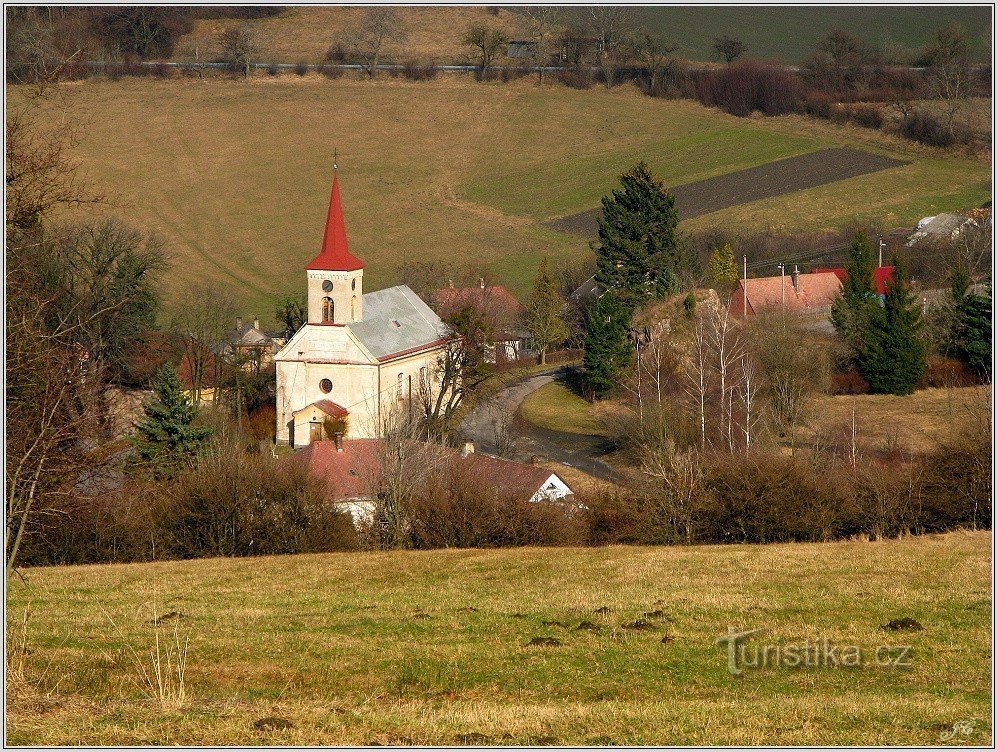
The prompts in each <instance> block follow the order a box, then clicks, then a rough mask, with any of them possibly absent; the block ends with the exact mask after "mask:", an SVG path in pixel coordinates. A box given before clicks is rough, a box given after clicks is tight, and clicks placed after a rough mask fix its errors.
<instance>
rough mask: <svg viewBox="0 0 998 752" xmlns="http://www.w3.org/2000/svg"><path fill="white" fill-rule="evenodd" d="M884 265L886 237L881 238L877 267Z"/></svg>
mask: <svg viewBox="0 0 998 752" xmlns="http://www.w3.org/2000/svg"><path fill="white" fill-rule="evenodd" d="M883 265H884V239H883V238H880V253H879V254H878V260H877V268H880V267H882V266H883Z"/></svg>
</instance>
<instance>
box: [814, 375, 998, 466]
mask: <svg viewBox="0 0 998 752" xmlns="http://www.w3.org/2000/svg"><path fill="white" fill-rule="evenodd" d="M854 408H855V410H856V429H857V431H856V432H857V438H858V440H857V444H858V445H859V446H860V447H861V448H862V449H864V450H866V451H874V450H883V449H888V448H895V449H899V450H903V451H910V452H928V451H932V450H933V449H938V448H939V446H940V444H941V443H942V442H945V441H947V440H948V439H951V438H953V437H954V436H956V435H957V434H958V433H959V432H961V431H963V430H964V429H965V428H966V427H967V426H968V425H969V424H971V423H972V422H974V421H987V420H990V415H991V389H990V387H987V386H973V387H960V388H954V389H943V388H939V389H922V390H920V391H917V392H915V393H914V394H912V395H910V396H908V397H895V396H893V395H890V394H863V395H857V396H850V395H841V396H836V397H822V398H820V399H819V400H818V401H817V403H816V405H815V406H814V409H813V410H812V415H811V420H810V430H809V431H808V432H806V433H807V434H809V435H810V436H812V437H814V436H815V435H816V434H819V433H821V434H824V435H834V434H840V433H843V432H844V431H847V430H849V428H850V427H851V424H852V414H853V409H854Z"/></svg>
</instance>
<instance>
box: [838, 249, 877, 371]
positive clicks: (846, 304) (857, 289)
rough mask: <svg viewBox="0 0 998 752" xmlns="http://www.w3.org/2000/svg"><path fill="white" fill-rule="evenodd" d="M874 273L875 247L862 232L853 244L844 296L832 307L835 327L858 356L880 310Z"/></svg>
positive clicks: (848, 262)
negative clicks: (872, 319) (872, 321)
mask: <svg viewBox="0 0 998 752" xmlns="http://www.w3.org/2000/svg"><path fill="white" fill-rule="evenodd" d="M873 269H874V256H873V246H871V245H870V241H869V238H867V236H866V233H865V232H863V231H862V230H860V231H859V232H857V233H856V235H855V237H853V239H852V242H851V243H850V244H849V260H848V261H847V262H846V279H845V282H843V283H842V295H841V296H840V297H838V298H836V299H835V302H833V303H832V324H833V325H834V326H835V330H836V331H837V332H838V333H839V334H840V335H841V336H842V337H843V338H844V339H845V341H846V342H847V343H848V344H849V346H850V347H851V348H852V350H853V353H854V354H858V353H859V352H860V350H862V348H863V343H864V341H865V335H866V332H867V330H868V328H869V325H870V317H871V316H872V315H874V314H875V313H876V312H877V311H878V310H880V306H879V305H878V300H877V292H876V290H875V289H874V287H873Z"/></svg>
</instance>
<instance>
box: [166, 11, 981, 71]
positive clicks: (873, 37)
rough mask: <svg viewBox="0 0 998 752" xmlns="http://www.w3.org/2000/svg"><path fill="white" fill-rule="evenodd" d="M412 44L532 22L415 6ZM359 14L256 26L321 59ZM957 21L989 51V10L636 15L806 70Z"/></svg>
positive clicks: (269, 54)
mask: <svg viewBox="0 0 998 752" xmlns="http://www.w3.org/2000/svg"><path fill="white" fill-rule="evenodd" d="M402 14H403V17H404V18H405V21H406V24H407V26H408V28H409V38H408V40H407V41H406V42H405V43H404V44H401V45H394V46H393V47H392V48H391V49H389V50H388V53H389V54H390V55H391V56H392V57H398V58H400V59H401V58H404V57H407V56H411V57H416V58H421V59H424V60H436V61H437V62H440V63H451V62H457V61H463V60H466V59H467V58H468V57H469V50H468V49H467V48H466V47H464V46H463V45H462V44H461V35H462V34H463V33H464V31H465V29H467V28H468V26H470V25H471V24H472V23H488V24H491V25H494V26H499V27H501V28H503V29H504V30H506V31H507V33H508V34H509V35H510V36H512V37H514V38H523V36H524V35H525V34H526V33H527V27H526V23H525V21H524V19H523V17H522V16H521V15H520V14H519V13H517V12H516V11H515V10H514V9H510V8H499V9H498V15H496V16H494V15H492V14H491V13H490V12H489V11H488V10H487V8H486V7H483V6H479V7H450V8H441V7H436V8H433V7H423V8H420V7H408V8H403V9H402ZM360 16H361V10H360V9H359V8H349V7H343V8H322V7H297V8H293V7H292V8H287V9H286V10H285V11H284V12H283V13H281V14H280V15H279V16H277V17H274V18H268V19H262V20H256V21H251V22H249V25H250V26H251V27H252V28H255V29H256V30H257V33H258V37H259V40H258V41H259V46H260V48H261V59H262V60H264V61H265V62H287V63H294V62H297V61H299V60H303V61H306V62H318V61H320V60H321V59H322V57H323V56H324V55H325V54H326V51H327V50H328V49H329V48H330V47H331V46H335V45H336V44H338V43H344V41H345V40H346V39H347V37H348V34H349V30H350V27H351V25H353V24H356V23H357V21H358V19H359V18H360ZM586 18H587V11H586V10H585V9H581V8H580V9H565V10H564V12H563V23H564V24H565V25H567V24H570V23H573V22H575V23H584V22H585V20H586ZM952 21H957V22H959V23H961V24H963V26H964V27H965V28H966V29H968V30H969V31H970V33H971V35H972V37H973V44H974V47H975V49H976V50H977V51H978V52H979V54H981V55H986V54H987V53H986V50H987V48H988V46H989V44H990V33H988V31H987V30H988V28H989V26H990V12H989V11H988V9H987V8H986V7H984V6H977V7H973V6H962V7H961V6H941V5H939V6H922V7H919V6H907V7H897V6H895V7H870V6H864V7H860V6H854V7H845V6H838V7H835V6H830V7H827V6H826V7H702V6H701V7H658V8H637V9H635V10H634V25H635V26H638V27H644V28H648V29H651V30H653V31H656V32H658V33H660V34H662V35H663V36H665V38H667V39H669V40H671V41H672V42H673V43H675V44H676V45H677V50H676V52H677V54H678V55H680V56H683V57H686V58H689V59H691V60H712V59H713V54H714V50H713V47H712V45H713V43H714V39H715V38H716V37H720V36H723V35H728V36H732V37H735V38H737V39H741V40H742V41H744V42H745V43H746V44H747V45H748V49H749V53H750V54H751V55H754V56H758V57H765V58H772V59H778V60H785V61H787V62H789V63H799V62H801V61H802V60H803V59H804V58H805V57H807V55H808V54H809V53H810V52H811V51H813V50H814V48H815V46H816V45H817V43H818V41H819V40H820V39H821V37H823V36H824V35H825V34H827V33H828V32H829V31H832V30H834V29H845V30H846V31H849V32H850V33H852V34H855V35H857V36H858V37H860V38H861V39H863V41H865V42H866V43H867V44H869V45H870V46H872V47H873V48H875V49H879V50H884V49H885V48H888V47H892V46H901V47H903V48H906V49H909V50H915V49H917V48H919V47H921V46H922V45H923V44H925V43H926V42H927V41H929V39H930V37H931V36H932V34H933V32H934V31H935V30H936V29H937V28H939V27H940V26H944V25H945V24H947V23H950V22H952ZM239 23H242V22H240V21H234V20H211V21H199V22H198V23H197V26H196V28H195V30H194V31H193V32H192V33H191V34H189V35H187V36H186V37H184V38H183V39H181V42H180V44H179V45H178V47H177V52H176V55H175V57H176V58H177V59H187V58H189V57H190V56H191V54H192V53H193V49H194V47H195V45H197V46H199V47H200V49H201V54H202V55H203V54H206V52H207V54H209V55H210V54H211V50H212V48H213V46H214V45H215V40H216V39H217V36H218V33H219V32H220V31H221V29H222V28H224V27H226V26H232V25H236V24H239Z"/></svg>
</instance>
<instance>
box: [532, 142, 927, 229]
mask: <svg viewBox="0 0 998 752" xmlns="http://www.w3.org/2000/svg"><path fill="white" fill-rule="evenodd" d="M905 164H908V162H902V161H900V160H897V159H891V158H890V157H885V156H882V155H880V154H873V153H871V152H866V151H860V150H859V149H850V148H833V149H821V150H820V151H815V152H811V153H809V154H801V155H800V156H796V157H788V158H786V159H778V160H775V161H773V162H768V163H766V164H762V165H759V166H758V167H750V168H749V169H747V170H738V171H737V172H729V173H728V174H727V175H718V176H716V177H712V178H707V179H706V180H698V181H697V182H695V183H686V184H684V185H678V186H675V187H674V188H671V189H670V191H671V193H672V194H673V195H674V196H675V197H676V210H677V211H678V212H679V217H680V219H683V220H686V219H692V218H693V217H699V216H700V215H701V214H710V213H711V212H715V211H718V210H720V209H727V208H728V207H730V206H737V205H739V204H746V203H748V202H750V201H758V200H760V199H765V198H772V197H774V196H782V195H783V194H785V193H792V192H794V191H800V190H804V189H806V188H816V187H818V186H820V185H825V184H826V183H834V182H837V181H839V180H846V179H847V178H853V177H857V176H859V175H866V174H867V173H871V172H879V171H880V170H888V169H890V168H892V167H900V166H902V165H905ZM600 213H601V210H600V209H598V208H596V209H589V210H587V211H584V212H579V213H578V214H571V215H569V216H567V217H559V218H558V219H554V220H551V221H550V222H549V223H548V224H550V225H551V226H552V227H554V228H556V229H558V230H563V231H565V232H575V233H578V234H580V235H587V236H591V237H594V236H595V235H596V222H597V219H598V218H599V216H600Z"/></svg>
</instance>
